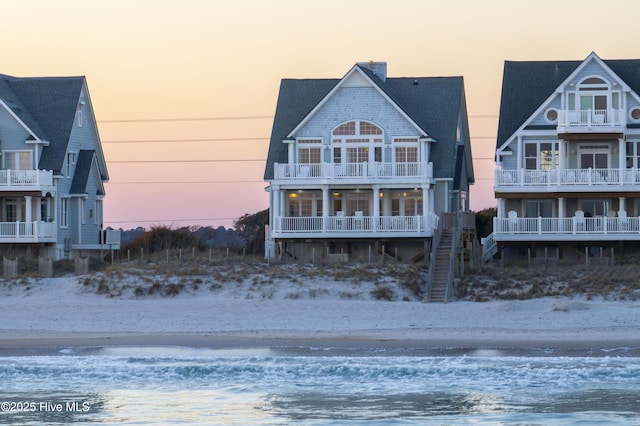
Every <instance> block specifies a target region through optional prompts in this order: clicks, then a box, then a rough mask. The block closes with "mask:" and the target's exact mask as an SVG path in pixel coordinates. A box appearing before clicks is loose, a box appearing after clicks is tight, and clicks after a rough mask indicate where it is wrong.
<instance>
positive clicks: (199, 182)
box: [108, 180, 264, 185]
mask: <svg viewBox="0 0 640 426" xmlns="http://www.w3.org/2000/svg"><path fill="white" fill-rule="evenodd" d="M261 182H262V183H264V181H263V180H210V181H164V182H159V181H158V182H108V184H111V185H160V184H162V185H174V184H185V185H191V184H194V185H199V184H219V183H261Z"/></svg>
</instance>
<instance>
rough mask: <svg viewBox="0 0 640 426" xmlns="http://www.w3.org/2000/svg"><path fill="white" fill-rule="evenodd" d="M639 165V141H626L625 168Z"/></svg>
mask: <svg viewBox="0 0 640 426" xmlns="http://www.w3.org/2000/svg"><path fill="white" fill-rule="evenodd" d="M638 167H640V142H638V141H633V142H627V169H632V168H638Z"/></svg>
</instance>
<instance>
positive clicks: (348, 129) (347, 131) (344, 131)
mask: <svg viewBox="0 0 640 426" xmlns="http://www.w3.org/2000/svg"><path fill="white" fill-rule="evenodd" d="M333 134H334V135H355V134H356V122H355V121H349V122H348V123H344V124H341V125H339V126H338V127H336V128H335V129H334V130H333Z"/></svg>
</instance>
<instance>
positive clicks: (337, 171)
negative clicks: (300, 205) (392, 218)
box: [274, 162, 433, 182]
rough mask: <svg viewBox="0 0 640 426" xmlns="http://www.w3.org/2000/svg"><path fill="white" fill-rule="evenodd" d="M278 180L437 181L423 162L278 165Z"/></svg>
mask: <svg viewBox="0 0 640 426" xmlns="http://www.w3.org/2000/svg"><path fill="white" fill-rule="evenodd" d="M274 178H275V180H296V181H313V180H324V179H336V180H341V181H348V180H353V181H363V180H366V181H367V182H371V181H376V180H381V181H388V180H389V179H394V180H400V181H402V180H406V181H412V182H415V181H416V180H417V179H418V180H421V181H423V180H428V179H432V178H433V164H432V163H428V162H421V163H378V162H374V163H339V164H336V163H315V164H303V163H296V164H278V163H276V164H275V165H274Z"/></svg>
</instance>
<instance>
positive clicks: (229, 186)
mask: <svg viewBox="0 0 640 426" xmlns="http://www.w3.org/2000/svg"><path fill="white" fill-rule="evenodd" d="M601 4H602V3H601V2H597V3H596V2H595V1H593V0H587V1H579V0H568V1H564V2H556V1H551V0H540V1H537V2H535V3H533V2H513V1H507V0H494V1H490V2H488V3H486V2H484V3H478V2H475V1H473V0H461V1H458V2H443V1H423V0H405V1H400V2H397V3H396V4H393V5H390V4H389V3H388V2H386V1H382V0H367V1H364V0H354V1H349V2H345V1H338V0H325V1H323V2H315V3H301V2H299V1H294V0H275V1H272V2H262V1H259V0H247V1H244V2H225V3H224V4H222V3H220V2H217V1H210V0H190V1H189V2H175V1H166V0H154V1H151V0H140V1H135V2H130V1H124V0H114V1H110V2H99V3H92V2H86V1H81V0H62V1H61V2H51V1H49V0H30V1H26V2H12V3H11V4H10V5H6V6H5V7H3V32H4V33H5V34H9V35H15V37H10V40H9V39H8V40H7V41H6V42H5V43H3V44H2V45H0V57H1V58H2V59H3V68H2V69H0V73H3V74H9V75H16V76H21V77H27V76H49V75H85V76H86V77H87V82H88V86H89V92H90V94H91V100H92V103H93V106H94V110H95V113H96V119H97V121H98V127H99V132H100V136H101V139H102V140H103V141H104V145H103V149H104V152H105V157H106V159H107V166H108V168H109V175H110V179H111V181H110V183H108V184H107V185H106V191H107V197H106V199H105V203H104V208H105V226H113V227H123V228H125V229H126V228H134V227H137V226H145V227H148V226H150V225H153V224H160V223H166V224H171V225H174V226H187V225H211V226H219V225H222V226H226V227H229V226H231V225H232V223H233V220H234V219H236V218H238V217H240V216H242V215H244V214H246V213H255V212H258V211H261V210H263V209H266V208H267V207H268V195H267V193H266V192H265V191H264V188H265V187H266V186H267V185H266V183H265V182H263V181H262V176H263V173H264V167H265V164H264V160H266V154H267V149H268V138H269V136H270V132H271V125H272V120H271V119H264V118H252V117H265V116H266V117H271V116H273V114H274V111H275V107H276V101H277V95H278V89H279V85H280V80H281V79H283V78H340V77H342V76H343V75H344V74H345V73H346V72H347V71H348V70H349V69H350V68H351V66H353V64H354V63H356V62H358V61H368V60H380V61H386V62H387V63H388V70H389V76H392V77H407V76H442V75H462V76H464V80H465V90H466V96H467V98H466V100H467V109H468V113H469V116H470V127H471V128H470V131H471V139H472V151H473V155H474V167H475V176H476V183H475V185H474V187H473V188H472V190H471V194H470V200H471V207H472V209H473V210H476V211H477V210H480V209H483V208H486V207H493V206H495V199H494V197H493V190H492V188H493V169H494V166H495V164H494V162H493V156H494V152H495V137H496V132H497V126H498V109H499V104H500V90H501V82H502V68H503V64H504V61H505V60H552V59H573V60H581V59H584V58H585V57H587V55H589V53H590V52H592V51H595V52H597V53H598V55H599V56H600V57H602V58H603V59H624V58H637V57H638V54H637V47H636V41H635V38H634V37H632V36H631V34H630V33H629V28H634V27H635V25H636V22H635V21H636V18H635V15H634V14H633V13H620V14H619V15H616V17H615V19H605V18H603V17H602V16H598V15H597V14H594V13H593V11H594V10H599V9H597V8H599V7H600V6H601ZM615 6H616V10H621V11H624V10H627V11H632V10H637V8H638V7H637V3H636V1H635V0H620V1H617V2H616V5H615ZM595 20H598V21H599V22H598V31H592V32H588V31H584V28H585V26H586V25H585V24H587V23H595ZM206 117H209V118H216V117H217V118H224V117H234V119H228V120H223V119H218V120H202V121H197V120H193V121H143V122H109V120H131V119H151V120H158V119H169V118H206ZM249 139H252V140H249ZM132 141H161V142H155V143H154V142H144V143H134V142H132ZM259 159H262V160H263V161H247V160H259ZM151 160H157V161H172V162H168V163H138V164H135V163H122V162H121V161H151ZM192 160H215V161H214V162H210V163H194V162H192ZM222 160H229V161H228V162H224V161H222ZM177 161H184V162H177ZM154 182H159V183H158V184H154ZM179 182H186V183H179ZM190 219H193V220H190Z"/></svg>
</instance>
